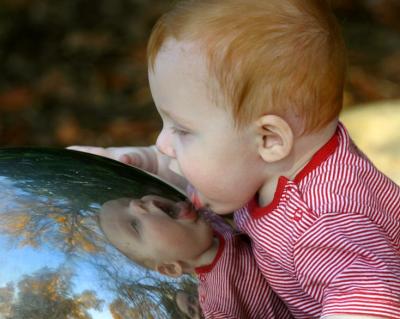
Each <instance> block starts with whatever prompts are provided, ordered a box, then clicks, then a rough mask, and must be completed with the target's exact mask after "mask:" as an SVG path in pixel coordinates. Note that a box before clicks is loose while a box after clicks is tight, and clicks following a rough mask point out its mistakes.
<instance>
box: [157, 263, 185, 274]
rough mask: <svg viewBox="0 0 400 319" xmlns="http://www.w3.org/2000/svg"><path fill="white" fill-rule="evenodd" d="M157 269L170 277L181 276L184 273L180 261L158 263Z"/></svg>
mask: <svg viewBox="0 0 400 319" xmlns="http://www.w3.org/2000/svg"><path fill="white" fill-rule="evenodd" d="M156 270H157V271H158V272H159V273H160V274H163V275H166V276H170V277H179V276H182V275H183V268H182V265H181V263H180V262H179V261H175V262H170V263H162V264H157V265H156Z"/></svg>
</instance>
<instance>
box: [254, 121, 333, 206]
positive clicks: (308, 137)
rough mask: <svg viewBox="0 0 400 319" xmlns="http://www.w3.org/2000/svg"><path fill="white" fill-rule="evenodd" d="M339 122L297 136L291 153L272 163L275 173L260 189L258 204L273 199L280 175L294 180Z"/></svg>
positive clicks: (270, 175)
mask: <svg viewBox="0 0 400 319" xmlns="http://www.w3.org/2000/svg"><path fill="white" fill-rule="evenodd" d="M337 123H338V122H337V120H334V121H332V122H330V123H329V124H328V125H326V126H325V127H324V128H322V129H321V130H319V131H318V132H315V133H310V134H305V135H302V136H299V137H296V138H295V140H294V145H293V149H292V151H291V153H290V155H289V156H288V157H286V158H285V159H283V160H281V161H280V162H279V163H273V164H271V165H270V166H271V167H269V168H268V170H269V172H274V173H272V174H269V176H268V178H267V180H266V182H265V183H264V185H263V186H262V187H261V189H260V190H259V203H258V204H259V205H260V206H261V207H262V206H265V205H268V204H269V203H270V202H271V201H272V199H273V197H274V194H275V190H276V186H277V182H278V179H279V177H280V176H285V177H287V178H288V179H290V180H293V179H294V178H295V177H296V175H297V174H298V173H299V172H300V171H301V170H302V169H303V168H304V166H306V165H307V163H308V162H309V161H310V159H311V158H312V156H313V155H314V154H315V153H316V152H317V151H318V150H319V149H320V148H321V147H322V146H324V145H325V144H326V143H327V142H328V141H329V139H330V138H331V137H332V136H333V134H334V133H335V131H336V128H337Z"/></svg>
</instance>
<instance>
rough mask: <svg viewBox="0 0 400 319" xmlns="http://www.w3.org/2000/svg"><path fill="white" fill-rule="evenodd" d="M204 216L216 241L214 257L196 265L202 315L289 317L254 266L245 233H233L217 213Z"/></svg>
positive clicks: (218, 316) (212, 316)
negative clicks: (203, 265) (208, 262)
mask: <svg viewBox="0 0 400 319" xmlns="http://www.w3.org/2000/svg"><path fill="white" fill-rule="evenodd" d="M208 218H209V219H211V224H212V226H213V228H214V230H215V234H216V236H217V238H218V239H219V242H220V244H219V248H218V253H217V255H216V257H215V258H214V261H213V262H212V263H211V264H210V265H208V266H205V267H199V268H196V273H197V276H198V278H199V287H198V291H199V301H200V306H201V308H202V311H203V315H204V317H205V318H207V319H208V318H213V319H216V318H221V319H229V318H232V319H233V318H234V319H239V318H242V319H251V318H257V319H264V318H265V319H272V318H276V319H286V318H287V319H289V318H293V317H292V316H291V315H290V313H289V311H288V309H287V307H286V306H285V305H284V304H283V303H282V301H281V300H280V299H279V298H278V297H277V296H276V294H275V293H274V292H273V291H272V289H271V288H270V286H269V285H268V283H267V281H266V280H265V279H264V277H263V276H262V274H261V273H260V271H259V269H258V268H257V265H256V262H255V260H254V257H253V255H252V252H251V247H250V240H249V239H248V237H247V236H246V235H243V234H238V233H234V231H233V230H232V228H231V227H229V226H228V225H226V224H225V223H224V221H223V219H222V218H221V217H219V216H212V215H209V216H208Z"/></svg>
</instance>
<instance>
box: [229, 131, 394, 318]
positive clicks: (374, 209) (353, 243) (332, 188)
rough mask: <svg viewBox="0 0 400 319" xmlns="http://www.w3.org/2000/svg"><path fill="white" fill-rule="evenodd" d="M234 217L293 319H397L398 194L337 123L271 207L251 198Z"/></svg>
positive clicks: (282, 182) (284, 183)
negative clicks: (337, 318) (346, 318)
mask: <svg viewBox="0 0 400 319" xmlns="http://www.w3.org/2000/svg"><path fill="white" fill-rule="evenodd" d="M234 216H235V217H234V218H235V223H236V225H237V227H238V228H239V229H240V230H242V231H243V232H245V233H247V234H248V235H249V236H250V238H251V239H252V241H253V246H252V247H253V254H254V256H255V259H256V262H257V264H258V267H259V268H260V270H261V272H262V273H263V275H264V277H265V278H266V279H267V280H268V282H269V283H270V285H271V287H272V288H273V290H274V291H275V292H276V293H277V294H278V295H279V296H280V297H281V299H282V300H283V301H284V302H285V303H286V305H287V306H288V307H289V310H290V311H291V312H292V314H293V315H294V317H295V318H299V319H300V318H304V319H310V318H320V317H324V316H329V315H333V314H348V315H355V314H359V315H371V316H378V317H383V318H400V188H399V187H398V186H397V185H395V184H394V183H393V182H392V181H390V180H389V179H388V178H387V177H386V176H384V175H383V174H382V173H381V172H379V171H378V170H377V169H376V168H375V167H374V166H373V165H372V164H371V162H369V160H368V159H367V158H366V157H365V156H364V155H363V154H362V153H361V152H360V151H359V150H358V149H357V148H356V146H355V145H354V144H353V143H352V141H351V139H350V138H349V136H348V134H347V132H346V130H345V128H344V127H343V126H342V125H341V124H339V126H338V129H337V131H336V134H335V135H334V136H333V137H332V138H331V139H330V140H329V142H328V143H327V144H325V145H324V146H323V147H322V148H321V149H320V150H319V151H318V152H317V153H316V154H315V155H314V156H313V158H312V159H311V160H310V162H309V163H308V164H307V165H306V166H305V168H304V169H303V170H302V171H301V172H300V173H299V174H298V175H297V176H296V177H295V179H294V180H288V179H286V178H285V177H280V179H279V181H278V185H277V188H276V191H275V195H274V198H273V200H272V202H271V203H270V204H269V205H267V206H265V207H259V206H258V205H257V200H256V199H253V200H252V201H251V202H250V203H248V204H247V205H246V206H245V207H244V208H242V209H239V210H238V211H236V212H235V215H234Z"/></svg>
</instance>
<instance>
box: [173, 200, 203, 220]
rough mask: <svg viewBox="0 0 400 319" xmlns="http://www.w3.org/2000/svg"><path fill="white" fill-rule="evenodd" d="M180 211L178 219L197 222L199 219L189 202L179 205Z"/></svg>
mask: <svg viewBox="0 0 400 319" xmlns="http://www.w3.org/2000/svg"><path fill="white" fill-rule="evenodd" d="M179 205H180V210H179V213H178V216H177V217H176V218H177V219H189V220H196V219H197V216H198V215H197V212H196V210H195V208H194V207H193V206H192V205H191V204H189V203H188V202H182V203H179Z"/></svg>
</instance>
